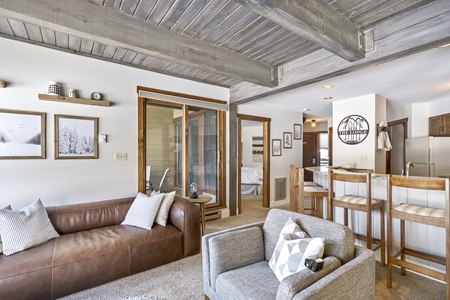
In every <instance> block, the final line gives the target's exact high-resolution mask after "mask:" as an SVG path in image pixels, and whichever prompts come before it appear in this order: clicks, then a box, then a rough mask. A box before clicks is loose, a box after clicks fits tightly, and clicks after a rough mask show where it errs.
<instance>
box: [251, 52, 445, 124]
mask: <svg viewBox="0 0 450 300" xmlns="http://www.w3.org/2000/svg"><path fill="white" fill-rule="evenodd" d="M449 59H450V47H446V48H435V49H431V50H428V51H425V52H421V53H418V54H414V55H410V56H407V57H403V58H400V59H397V60H394V61H391V62H387V63H384V64H381V65H378V66H376V67H374V68H370V69H365V70H361V71H357V72H353V73H350V74H346V75H342V76H339V77H335V78H333V79H331V80H326V81H323V82H319V83H315V84H311V85H308V86H305V87H301V88H297V89H294V90H291V91H287V92H284V93H279V94H276V95H273V96H268V97H265V98H262V99H259V100H256V103H261V104H265V105H270V106H276V107H282V108H286V109H291V110H297V111H303V109H305V108H308V109H309V110H308V111H306V112H304V114H305V117H307V118H308V119H318V120H319V121H320V119H326V118H331V117H332V104H331V103H332V101H339V100H343V99H349V98H354V97H359V96H363V95H369V94H378V95H381V96H383V97H385V98H387V99H388V101H390V102H394V103H398V104H400V105H408V104H412V103H422V102H429V101H435V100H442V99H445V98H447V99H449V101H450V62H449ZM325 84H332V85H334V87H333V88H332V89H323V88H322V86H323V85H325ZM326 96H332V97H333V100H324V99H323V98H324V97H326Z"/></svg>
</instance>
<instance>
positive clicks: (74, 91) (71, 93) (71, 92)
mask: <svg viewBox="0 0 450 300" xmlns="http://www.w3.org/2000/svg"><path fill="white" fill-rule="evenodd" d="M69 97H70V98H76V97H77V90H74V89H70V90H69Z"/></svg>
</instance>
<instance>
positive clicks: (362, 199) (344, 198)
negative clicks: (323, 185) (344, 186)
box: [334, 195, 380, 205]
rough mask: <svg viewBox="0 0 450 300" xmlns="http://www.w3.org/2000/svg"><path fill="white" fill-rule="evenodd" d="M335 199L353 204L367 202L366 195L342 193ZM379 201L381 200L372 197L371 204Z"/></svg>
mask: <svg viewBox="0 0 450 300" xmlns="http://www.w3.org/2000/svg"><path fill="white" fill-rule="evenodd" d="M334 200H338V201H342V202H348V203H352V204H361V205H364V204H366V203H367V198H365V197H359V196H349V195H342V196H338V197H334ZM378 202H380V201H379V200H376V199H372V202H371V204H377V203H378Z"/></svg>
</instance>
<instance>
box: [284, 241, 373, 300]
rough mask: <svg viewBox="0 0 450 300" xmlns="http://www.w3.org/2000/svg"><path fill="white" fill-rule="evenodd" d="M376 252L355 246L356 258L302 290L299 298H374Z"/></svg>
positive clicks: (297, 299)
mask: <svg viewBox="0 0 450 300" xmlns="http://www.w3.org/2000/svg"><path fill="white" fill-rule="evenodd" d="M374 298H375V254H374V252H373V251H372V250H369V249H367V248H363V247H360V246H355V258H354V259H352V260H351V261H349V262H348V263H346V264H345V265H343V266H341V267H340V268H338V269H337V270H335V271H334V272H332V273H331V274H329V275H328V276H326V277H324V278H322V279H320V280H319V281H317V282H316V283H315V284H312V285H310V286H309V287H308V288H306V289H304V290H303V291H300V292H299V293H298V294H297V295H295V297H294V298H293V299H294V300H299V299H321V300H336V299H364V300H366V299H374Z"/></svg>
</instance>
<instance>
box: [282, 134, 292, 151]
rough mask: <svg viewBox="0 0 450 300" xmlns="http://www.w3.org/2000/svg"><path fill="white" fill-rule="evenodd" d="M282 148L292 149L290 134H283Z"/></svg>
mask: <svg viewBox="0 0 450 300" xmlns="http://www.w3.org/2000/svg"><path fill="white" fill-rule="evenodd" d="M283 148H284V149H291V148H292V132H283Z"/></svg>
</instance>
